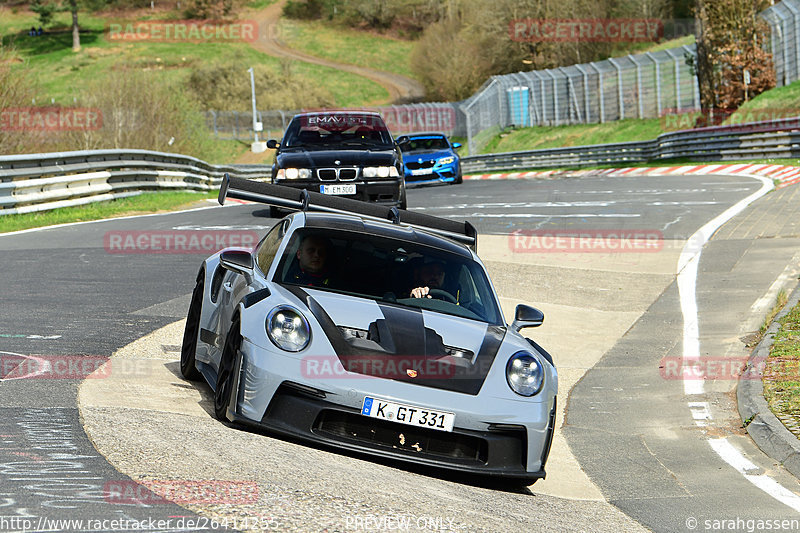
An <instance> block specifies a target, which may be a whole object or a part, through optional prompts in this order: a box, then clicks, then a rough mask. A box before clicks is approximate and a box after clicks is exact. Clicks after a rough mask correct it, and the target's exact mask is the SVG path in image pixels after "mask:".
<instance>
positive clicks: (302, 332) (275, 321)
mask: <svg viewBox="0 0 800 533" xmlns="http://www.w3.org/2000/svg"><path fill="white" fill-rule="evenodd" d="M265 326H266V328H267V336H269V340H271V341H272V342H273V343H274V344H275V346H277V347H278V348H280V349H281V350H286V351H287V352H299V351H300V350H302V349H303V348H305V347H306V346H308V342H309V341H310V340H311V328H309V326H308V320H306V317H304V316H303V315H302V313H300V311H298V310H297V309H295V308H294V307H289V306H288V305H279V306H278V307H276V308H275V309H273V310H272V311H270V312H269V314H268V315H267V322H266V324H265Z"/></svg>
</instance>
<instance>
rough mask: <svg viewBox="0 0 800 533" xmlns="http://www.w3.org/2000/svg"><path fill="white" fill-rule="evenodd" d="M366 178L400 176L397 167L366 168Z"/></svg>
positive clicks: (364, 171) (364, 172)
mask: <svg viewBox="0 0 800 533" xmlns="http://www.w3.org/2000/svg"><path fill="white" fill-rule="evenodd" d="M362 173H363V175H364V177H365V178H390V177H391V178H397V177H400V174H399V173H398V172H397V168H396V167H364V170H363V172H362Z"/></svg>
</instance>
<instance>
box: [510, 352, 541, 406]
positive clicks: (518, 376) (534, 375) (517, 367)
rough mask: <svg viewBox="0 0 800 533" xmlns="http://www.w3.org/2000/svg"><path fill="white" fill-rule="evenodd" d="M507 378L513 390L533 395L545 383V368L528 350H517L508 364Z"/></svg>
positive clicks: (522, 394)
mask: <svg viewBox="0 0 800 533" xmlns="http://www.w3.org/2000/svg"><path fill="white" fill-rule="evenodd" d="M506 380H507V381H508V386H509V387H511V390H513V391H514V392H516V393H517V394H519V395H520V396H533V395H534V394H537V393H538V392H539V391H541V390H542V385H544V368H542V365H541V363H539V360H538V359H536V358H535V357H534V356H533V355H532V354H530V353H528V352H517V353H515V354H514V355H512V356H511V358H510V359H509V360H508V364H506Z"/></svg>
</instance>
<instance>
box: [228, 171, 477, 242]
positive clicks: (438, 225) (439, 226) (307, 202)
mask: <svg viewBox="0 0 800 533" xmlns="http://www.w3.org/2000/svg"><path fill="white" fill-rule="evenodd" d="M225 198H237V199H239V200H249V201H251V202H259V203H262V204H268V205H274V206H276V207H281V208H284V209H294V210H298V211H318V212H323V213H338V214H344V215H356V216H359V217H361V218H364V219H369V220H379V221H381V222H385V221H390V222H392V223H394V224H404V225H406V226H411V227H413V228H417V229H421V230H424V231H427V232H429V233H435V234H436V235H440V236H442V237H447V238H449V239H453V240H455V241H458V242H461V243H464V244H466V245H468V246H469V247H470V248H472V250H473V251H475V252H477V250H478V232H477V230H476V229H475V227H474V226H473V225H472V224H470V223H469V222H466V221H464V222H458V221H455V220H447V219H445V218H439V217H435V216H431V215H426V214H423V213H416V212H413V211H406V210H405V209H398V208H396V207H387V206H384V205H379V204H373V203H367V202H362V201H360V200H352V199H350V198H340V197H338V196H331V195H328V194H322V193H318V192H311V191H306V190H304V189H295V188H292V187H284V186H283V185H274V184H272V183H264V182H260V181H251V180H246V179H242V178H233V177H230V176H229V175H228V174H227V173H226V174H225V175H224V176H223V177H222V185H220V188H219V203H220V205H222V204H224V203H225Z"/></svg>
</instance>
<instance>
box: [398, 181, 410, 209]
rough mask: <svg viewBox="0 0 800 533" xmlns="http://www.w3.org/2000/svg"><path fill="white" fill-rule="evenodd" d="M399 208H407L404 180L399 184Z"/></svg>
mask: <svg viewBox="0 0 800 533" xmlns="http://www.w3.org/2000/svg"><path fill="white" fill-rule="evenodd" d="M397 207H399V208H400V209H408V199H407V198H406V182H405V181H403V183H402V184H400V205H399V206H397Z"/></svg>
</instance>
